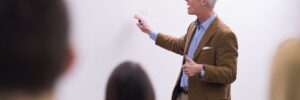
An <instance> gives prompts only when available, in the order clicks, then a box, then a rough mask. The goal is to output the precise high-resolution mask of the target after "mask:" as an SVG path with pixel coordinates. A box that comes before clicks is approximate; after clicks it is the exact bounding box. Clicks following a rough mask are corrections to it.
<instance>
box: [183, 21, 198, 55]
mask: <svg viewBox="0 0 300 100" xmlns="http://www.w3.org/2000/svg"><path fill="white" fill-rule="evenodd" d="M192 24H193V25H192V26H191V27H190V28H189V29H188V33H187V35H188V36H187V39H186V40H187V41H186V43H185V48H184V53H183V54H184V55H186V54H187V52H188V49H189V47H190V44H191V42H192V39H193V37H194V34H195V31H196V25H195V23H192Z"/></svg>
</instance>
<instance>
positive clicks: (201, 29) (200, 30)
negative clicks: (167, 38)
mask: <svg viewBox="0 0 300 100" xmlns="http://www.w3.org/2000/svg"><path fill="white" fill-rule="evenodd" d="M215 18H216V15H215V14H214V15H213V16H211V17H210V18H209V19H207V20H206V21H204V22H203V23H202V24H201V23H200V22H199V21H198V20H196V21H195V24H196V27H197V28H196V31H195V34H194V37H193V39H192V41H191V44H190V47H189V49H188V52H187V53H188V54H187V56H188V57H189V58H191V59H192V58H193V56H194V54H195V52H196V50H197V47H198V45H199V43H200V41H201V40H202V37H203V35H204V33H205V32H206V30H207V28H208V27H209V26H210V24H211V23H212V21H213V20H214V19H215ZM157 35H158V33H157V32H151V34H150V38H151V39H152V40H154V41H156V38H157ZM186 63H187V62H186ZM204 75H205V72H204V71H202V72H201V73H200V76H201V77H203V76H204ZM180 87H182V88H188V76H187V75H186V74H185V72H183V73H182V75H181V81H180Z"/></svg>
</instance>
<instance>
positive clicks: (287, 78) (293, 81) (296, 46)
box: [270, 38, 300, 100]
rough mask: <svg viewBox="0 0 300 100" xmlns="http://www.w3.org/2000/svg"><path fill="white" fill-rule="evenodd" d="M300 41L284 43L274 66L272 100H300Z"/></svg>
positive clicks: (292, 40)
mask: <svg viewBox="0 0 300 100" xmlns="http://www.w3.org/2000/svg"><path fill="white" fill-rule="evenodd" d="M299 76H300V39H299V38H293V39H289V40H286V41H285V42H283V43H282V44H281V45H280V46H279V49H278V51H277V53H276V55H275V58H274V61H273V65H272V80H271V92H270V100H300V95H299V94H300V77H299Z"/></svg>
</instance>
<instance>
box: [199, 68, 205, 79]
mask: <svg viewBox="0 0 300 100" xmlns="http://www.w3.org/2000/svg"><path fill="white" fill-rule="evenodd" d="M204 75H205V70H202V71H201V72H200V73H199V76H200V77H201V78H202V77H204Z"/></svg>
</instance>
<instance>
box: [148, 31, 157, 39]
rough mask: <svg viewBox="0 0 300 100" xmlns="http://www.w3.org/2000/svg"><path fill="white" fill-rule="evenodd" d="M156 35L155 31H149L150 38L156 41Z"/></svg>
mask: <svg viewBox="0 0 300 100" xmlns="http://www.w3.org/2000/svg"><path fill="white" fill-rule="evenodd" d="M157 35H158V33H157V32H151V33H150V38H151V39H152V40H154V41H156V38H157Z"/></svg>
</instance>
